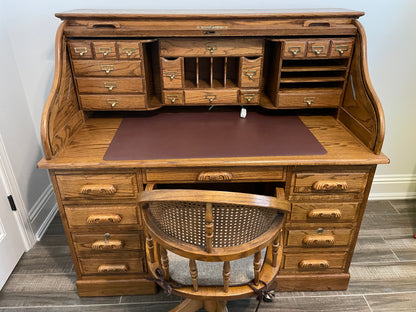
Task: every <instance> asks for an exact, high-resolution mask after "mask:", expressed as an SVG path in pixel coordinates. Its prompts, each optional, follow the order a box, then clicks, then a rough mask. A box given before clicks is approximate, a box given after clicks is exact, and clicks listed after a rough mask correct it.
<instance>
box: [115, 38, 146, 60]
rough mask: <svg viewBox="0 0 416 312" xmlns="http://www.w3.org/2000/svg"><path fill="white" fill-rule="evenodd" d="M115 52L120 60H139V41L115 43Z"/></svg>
mask: <svg viewBox="0 0 416 312" xmlns="http://www.w3.org/2000/svg"><path fill="white" fill-rule="evenodd" d="M117 51H118V56H119V59H120V60H134V59H140V58H141V43H140V42H139V41H130V40H127V41H117Z"/></svg>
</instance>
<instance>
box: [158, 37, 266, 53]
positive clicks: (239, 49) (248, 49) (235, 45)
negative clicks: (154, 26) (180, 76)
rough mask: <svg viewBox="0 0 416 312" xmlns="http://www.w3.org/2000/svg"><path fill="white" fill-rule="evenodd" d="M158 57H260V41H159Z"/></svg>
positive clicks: (261, 45)
mask: <svg viewBox="0 0 416 312" xmlns="http://www.w3.org/2000/svg"><path fill="white" fill-rule="evenodd" d="M159 44H160V55H161V56H164V57H172V56H176V57H179V56H193V57H198V56H260V55H262V54H263V45H264V41H263V40H262V39H224V38H209V39H166V40H160V41H159Z"/></svg>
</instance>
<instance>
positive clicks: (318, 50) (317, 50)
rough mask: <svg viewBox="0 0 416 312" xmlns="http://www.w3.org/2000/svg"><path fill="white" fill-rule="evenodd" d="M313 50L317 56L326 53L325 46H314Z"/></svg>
mask: <svg viewBox="0 0 416 312" xmlns="http://www.w3.org/2000/svg"><path fill="white" fill-rule="evenodd" d="M311 49H312V52H315V54H316V55H320V54H321V53H323V52H324V51H325V47H324V46H314V47H312V48H311Z"/></svg>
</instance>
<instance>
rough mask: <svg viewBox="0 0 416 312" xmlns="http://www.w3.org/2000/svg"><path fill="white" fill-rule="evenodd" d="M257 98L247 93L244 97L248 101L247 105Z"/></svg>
mask: <svg viewBox="0 0 416 312" xmlns="http://www.w3.org/2000/svg"><path fill="white" fill-rule="evenodd" d="M255 97H256V95H255V94H253V93H247V94H244V95H243V98H244V99H245V100H246V101H247V103H250V102H251V101H252V100H254V98H255Z"/></svg>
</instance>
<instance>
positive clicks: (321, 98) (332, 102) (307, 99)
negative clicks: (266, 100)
mask: <svg viewBox="0 0 416 312" xmlns="http://www.w3.org/2000/svg"><path fill="white" fill-rule="evenodd" d="M341 94H342V89H334V90H331V91H311V92H305V91H303V90H302V91H290V92H279V97H278V108H322V107H338V106H339V104H340V101H341Z"/></svg>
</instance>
